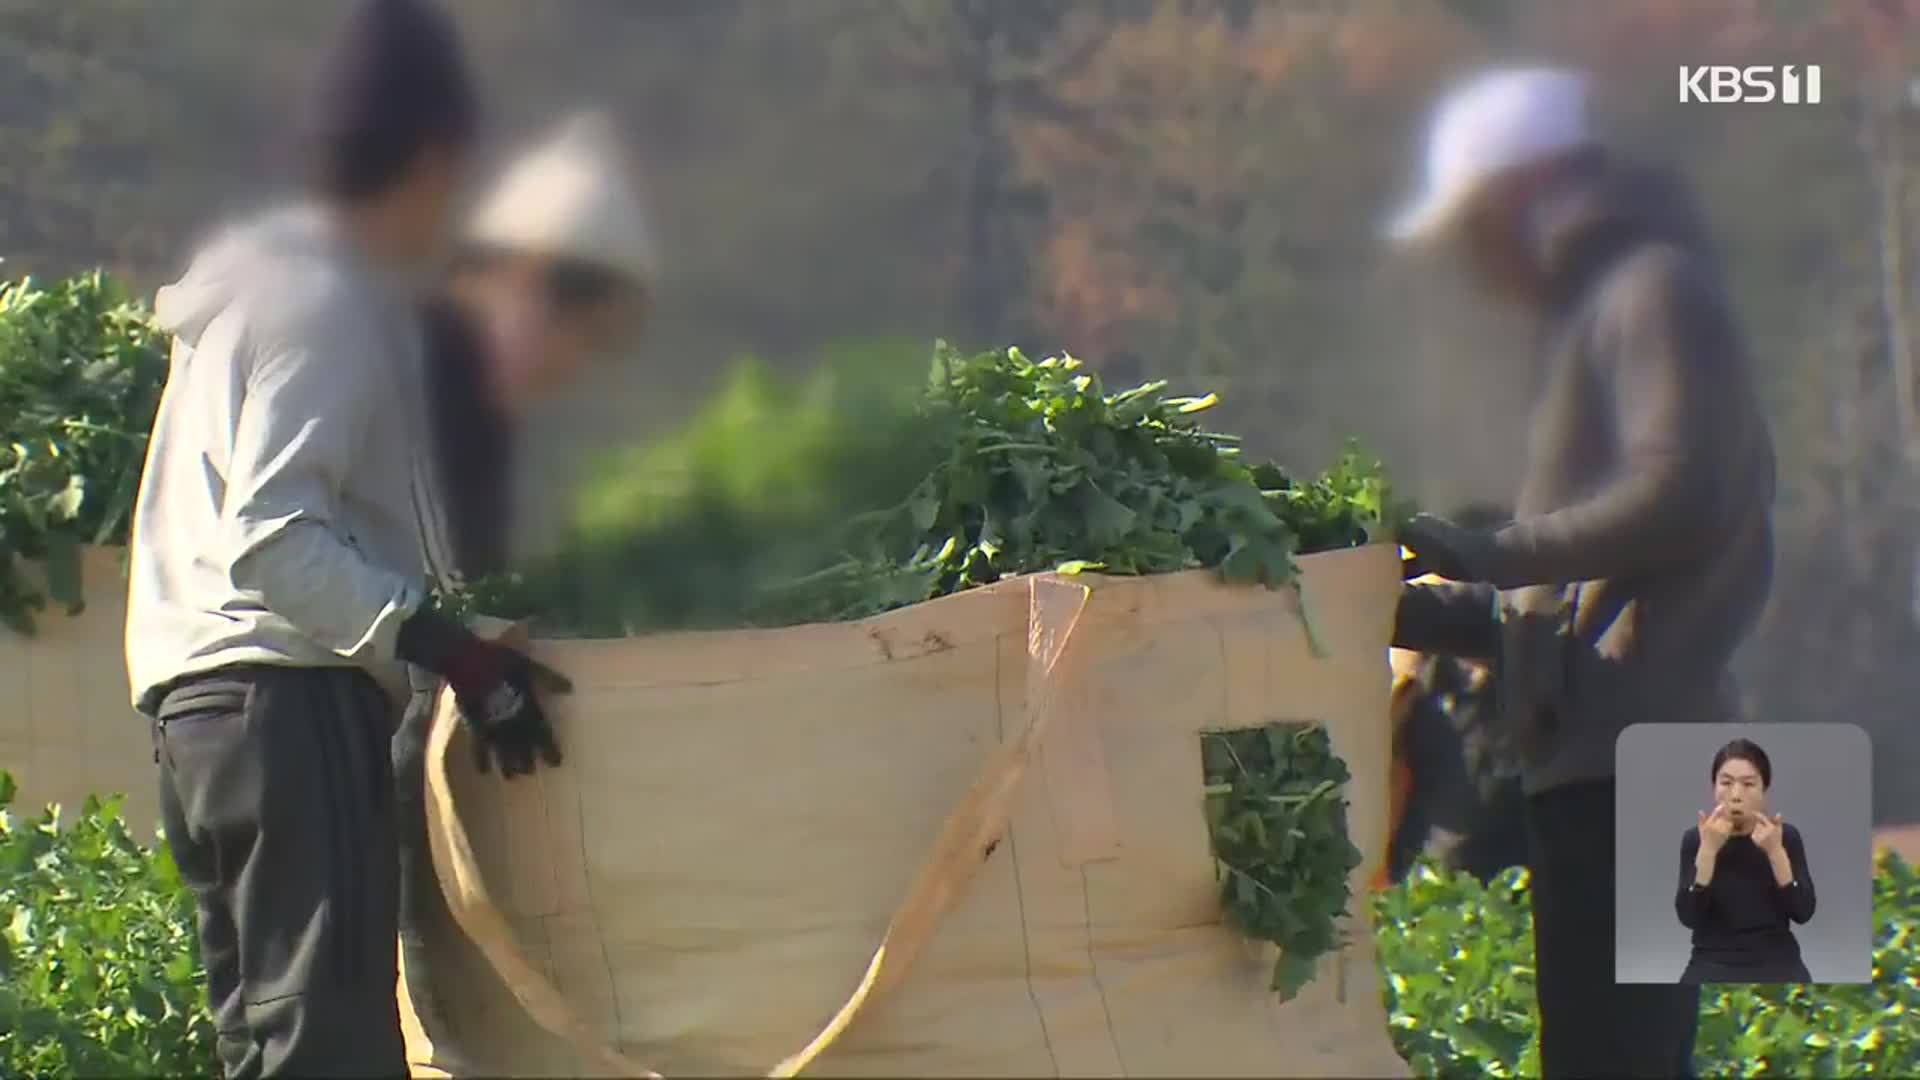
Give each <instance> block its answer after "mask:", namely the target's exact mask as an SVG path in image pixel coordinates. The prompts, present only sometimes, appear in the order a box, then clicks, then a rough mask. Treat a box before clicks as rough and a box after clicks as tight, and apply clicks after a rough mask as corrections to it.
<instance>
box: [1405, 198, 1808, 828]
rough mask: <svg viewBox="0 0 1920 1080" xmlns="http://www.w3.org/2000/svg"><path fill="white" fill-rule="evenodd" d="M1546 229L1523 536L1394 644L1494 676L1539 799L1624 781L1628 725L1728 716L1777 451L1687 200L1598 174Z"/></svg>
mask: <svg viewBox="0 0 1920 1080" xmlns="http://www.w3.org/2000/svg"><path fill="white" fill-rule="evenodd" d="M1538 222H1539V230H1538V237H1539V242H1540V244H1541V247H1542V251H1543V254H1544V255H1545V257H1546V264H1547V266H1548V267H1549V268H1550V274H1549V280H1550V282H1551V288H1550V289H1549V293H1550V300H1549V302H1548V304H1547V305H1546V315H1547V318H1546V319H1545V326H1544V330H1545V333H1544V336H1543V348H1542V350H1541V356H1540V360H1539V367H1538V378H1537V384H1536V391H1535V395H1534V399H1533V404H1532V407H1531V413H1530V415H1529V418H1528V449H1527V462H1526V472H1525V479H1524V481H1523V482H1522V484H1521V487H1520V493H1519V496H1518V498H1517V500H1516V502H1515V515H1514V516H1515V521H1514V523H1513V524H1512V525H1509V526H1507V527H1506V528H1504V529H1502V530H1500V532H1498V533H1497V534H1496V545H1495V546H1496V550H1497V555H1496V557H1495V559H1494V560H1493V565H1492V566H1491V568H1490V569H1491V572H1490V573H1489V574H1488V575H1487V576H1488V577H1489V578H1490V579H1491V583H1490V584H1483V585H1458V584H1444V585H1408V586H1407V587H1406V592H1405V593H1404V594H1403V597H1402V600H1401V606H1400V616H1399V624H1398V626H1397V628H1396V632H1395V641H1394V644H1396V645H1398V646H1400V647H1402V648H1408V649H1417V650H1420V651H1423V652H1439V653H1449V654H1453V655H1462V656H1469V657H1474V658H1480V659H1484V660H1486V661H1488V662H1490V663H1492V664H1493V665H1494V667H1495V671H1496V679H1497V683H1496V685H1497V687H1498V690H1497V695H1498V703H1499V704H1498V707H1499V710H1500V714H1501V718H1502V723H1503V725H1504V726H1506V727H1507V729H1508V730H1509V731H1510V732H1511V734H1512V735H1513V738H1514V739H1515V742H1516V744H1517V746H1518V747H1519V749H1520V752H1521V754H1522V760H1523V774H1524V778H1525V783H1526V788H1527V791H1528V792H1529V793H1536V792H1539V791H1542V790H1546V789H1548V788H1552V787H1556V786H1559V785H1562V784H1567V783H1572V782H1576V781H1580V780H1590V779H1601V778H1606V777H1611V776H1612V775H1613V773H1614V740H1615V738H1616V737H1617V736H1618V735H1619V733H1620V730H1621V729H1622V728H1624V727H1626V726H1627V725H1628V724H1633V723H1639V722H1684V721H1695V722H1698V721H1712V720H1724V719H1731V718H1733V717H1734V715H1735V713H1736V709H1737V704H1736V701H1735V697H1734V693H1733V685H1732V679H1731V676H1730V673H1729V663H1730V661H1731V659H1732V657H1733V653H1734V650H1735V648H1736V647H1737V646H1738V645H1739V644H1740V642H1741V641H1742V640H1743V639H1745V638H1746V636H1747V635H1748V634H1749V633H1750V632H1751V631H1752V629H1753V627H1754V625H1755V623H1756V622H1757V621H1758V619H1759V616H1760V613H1761V610H1762V608H1763V607H1765V605H1766V600H1767V594H1768V591H1769V588H1770V585H1771V581H1772V572H1773V531H1772V522H1771V514H1772V506H1773V497H1774V458H1773V446H1772V439H1771V437H1770V435H1769V432H1768V429H1767V423H1766V420H1765V418H1764V417H1763V415H1762V413H1761V409H1760V403H1759V400H1758V396H1757V393H1756V389H1755V386H1754V382H1753V377H1752V373H1751V371H1750V370H1749V365H1748V360H1747V354H1746V349H1745V346H1744V344H1743V342H1742V340H1741V336H1740V333H1739V331H1738V329H1737V328H1736V326H1735V322H1734V318H1733V315H1732V313H1731V311H1730V305H1729V302H1728V299H1727V296H1726V294H1725V291H1724V289H1723V288H1722V285H1721V282H1720V279H1719V274H1718V271H1717V267H1716V266H1715V263H1714V259H1713V255H1712V253H1711V251H1710V250H1709V248H1708V246H1707V244H1706V242H1705V240H1704V237H1703V230H1702V228H1701V225H1700V218H1699V216H1698V214H1697V213H1695V212H1694V208H1693V207H1692V205H1691V203H1690V201H1689V200H1688V199H1687V198H1686V195H1685V192H1684V189H1683V188H1682V187H1681V185H1680V184H1679V183H1678V182H1677V181H1675V180H1673V179H1671V178H1669V177H1666V176H1663V175H1661V174H1658V173H1656V172H1653V171H1651V170H1646V169H1641V168H1637V167H1634V166H1631V165H1628V164H1625V163H1621V162H1613V161H1609V162H1604V163H1601V164H1599V165H1597V166H1596V167H1595V168H1594V169H1593V170H1592V171H1591V172H1590V174H1589V175H1588V176H1587V177H1586V178H1585V179H1584V180H1582V181H1580V182H1578V183H1577V184H1576V185H1574V186H1573V187H1572V188H1571V189H1570V190H1569V191H1567V192H1566V193H1565V194H1564V195H1563V196H1562V197H1560V198H1557V199H1555V200H1553V202H1552V203H1551V204H1549V205H1548V206H1546V207H1544V208H1543V211H1542V213H1541V215H1540V217H1539V218H1538Z"/></svg>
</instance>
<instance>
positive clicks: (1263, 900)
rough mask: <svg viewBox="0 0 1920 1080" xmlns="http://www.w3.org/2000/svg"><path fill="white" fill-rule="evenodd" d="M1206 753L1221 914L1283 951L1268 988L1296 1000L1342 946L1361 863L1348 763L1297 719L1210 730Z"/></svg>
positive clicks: (1319, 731) (1319, 730)
mask: <svg viewBox="0 0 1920 1080" xmlns="http://www.w3.org/2000/svg"><path fill="white" fill-rule="evenodd" d="M1200 757H1201V763H1202V764H1203V766H1204V767H1205V769H1206V783H1207V789H1206V794H1207V830H1208V833H1209V835H1210V836H1212V838H1213V857H1214V865H1215V867H1216V869H1217V872H1218V875H1219V879H1220V906H1221V909H1222V910H1224V911H1225V912H1226V915H1227V922H1228V923H1229V924H1230V925H1232V926H1233V927H1234V929H1236V930H1238V931H1240V932H1241V933H1242V934H1244V935H1246V936H1247V937H1250V938H1255V939H1257V940H1260V941H1271V942H1273V943H1274V944H1275V945H1278V946H1279V947H1280V956H1279V958H1278V959H1277V960H1276V961H1275V962H1274V968H1273V984H1272V985H1273V989H1274V992H1275V993H1277V994H1279V995H1280V998H1281V1000H1283V1001H1284V1000H1287V999H1290V998H1292V997H1293V996H1294V995H1296V994H1298V993H1299V992H1300V990H1301V988H1302V987H1304V986H1306V985H1307V983H1308V982H1309V981H1310V980H1311V979H1312V978H1313V972H1314V965H1315V964H1316V963H1317V962H1318V961H1319V959H1320V957H1321V956H1323V955H1325V954H1326V953H1328V952H1331V951H1333V950H1335V949H1338V948H1340V947H1341V946H1343V945H1345V944H1346V941H1345V938H1344V936H1343V935H1342V934H1341V932H1340V930H1339V928H1338V926H1339V919H1340V917H1341V916H1343V915H1345V914H1346V913H1347V904H1348V902H1349V901H1350V900H1352V899H1353V896H1352V891H1351V890H1350V889H1349V888H1348V885H1347V880H1348V879H1347V875H1348V874H1349V873H1351V872H1352V870H1353V868H1354V867H1356V866H1359V865H1360V862H1361V855H1360V849H1359V848H1357V847H1355V846H1354V844H1353V841H1352V840H1351V839H1349V837H1348V835H1347V803H1346V798H1345V794H1344V792H1345V790H1346V784H1347V781H1348V779H1350V774H1349V773H1348V772H1347V765H1346V762H1344V761H1341V760H1340V758H1339V757H1338V756H1337V755H1335V754H1334V752H1333V743H1332V741H1331V740H1330V739H1329V738H1328V736H1327V730H1326V728H1325V727H1323V726H1321V725H1318V724H1293V723H1279V724H1267V725H1263V726H1261V727H1257V728H1248V729H1245V730H1241V731H1215V732H1208V733H1206V734H1204V735H1202V736H1201V737H1200Z"/></svg>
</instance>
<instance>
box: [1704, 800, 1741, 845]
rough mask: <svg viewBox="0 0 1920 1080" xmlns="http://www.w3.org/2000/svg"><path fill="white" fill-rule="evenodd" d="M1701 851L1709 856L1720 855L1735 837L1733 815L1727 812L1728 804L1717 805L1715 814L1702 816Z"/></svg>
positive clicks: (1714, 809) (1714, 808)
mask: <svg viewBox="0 0 1920 1080" xmlns="http://www.w3.org/2000/svg"><path fill="white" fill-rule="evenodd" d="M1699 816H1700V850H1701V851H1704V852H1707V853H1708V854H1715V855H1717V854H1719V852H1720V849H1721V847H1722V846H1724V845H1725V844H1726V842H1727V837H1729V836H1732V835H1733V815H1732V814H1730V813H1728V812H1727V804H1726V803H1716V804H1714V807H1713V813H1711V814H1700V815H1699Z"/></svg>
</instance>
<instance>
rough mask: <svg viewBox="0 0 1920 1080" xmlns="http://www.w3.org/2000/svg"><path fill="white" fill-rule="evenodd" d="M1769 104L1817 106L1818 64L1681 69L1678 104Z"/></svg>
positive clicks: (1818, 94)
mask: <svg viewBox="0 0 1920 1080" xmlns="http://www.w3.org/2000/svg"><path fill="white" fill-rule="evenodd" d="M1690 101H1697V102H1711V103H1713V104H1726V103H1728V102H1735V101H1741V102H1758V103H1764V102H1770V101H1777V102H1779V103H1781V104H1783V105H1818V104H1820V65H1819V64H1807V65H1804V66H1802V65H1798V64H1760V65H1756V66H1754V67H1730V66H1725V65H1707V66H1702V67H1685V66H1682V67H1681V68H1680V103H1681V104H1682V105H1684V104H1686V103H1688V102H1690Z"/></svg>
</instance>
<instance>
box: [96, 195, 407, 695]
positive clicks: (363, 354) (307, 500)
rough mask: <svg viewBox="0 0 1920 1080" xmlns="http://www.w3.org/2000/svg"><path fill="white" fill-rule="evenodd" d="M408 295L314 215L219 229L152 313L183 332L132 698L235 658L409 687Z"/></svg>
mask: <svg viewBox="0 0 1920 1080" xmlns="http://www.w3.org/2000/svg"><path fill="white" fill-rule="evenodd" d="M410 294H411V290H410V289H408V288H407V287H406V286H405V285H404V284H402V283H401V282H399V281H397V280H395V279H393V277H392V276H391V275H387V274H383V273H382V272H380V271H378V270H376V269H375V268H373V267H372V266H370V265H369V264H368V263H366V262H365V261H363V260H362V259H360V258H359V257H358V256H357V255H356V254H355V253H354V252H353V251H352V249H351V248H350V247H349V246H348V245H347V244H346V242H345V240H344V238H343V237H342V236H340V235H339V234H338V232H337V230H336V228H335V227H334V226H333V225H332V224H331V222H330V221H329V219H327V218H326V217H325V216H323V215H321V214H320V213H318V212H316V211H312V210H290V211H281V212H278V213H275V214H271V215H267V216H265V217H263V218H261V219H259V220H256V221H254V222H252V223H249V224H247V225H243V226H240V227H238V228H235V229H233V230H231V231H229V232H228V233H227V234H225V235H224V236H221V237H219V238H217V239H216V240H215V241H214V242H213V243H212V244H211V245H210V246H209V247H208V248H206V249H205V250H204V251H203V252H202V254H201V255H200V256H199V257H197V258H196V259H195V260H194V263H193V265H192V267H191V268H190V269H189V270H188V272H187V274H186V276H185V277H183V278H182V279H181V280H180V281H179V282H177V283H176V284H174V285H170V286H168V287H166V288H164V289H162V290H160V293H159V296H158V298H157V301H156V305H155V308H156V313H157V315H158V316H159V319H160V321H161V323H162V324H163V325H164V326H165V327H166V328H167V329H168V330H170V331H172V332H173V334H174V335H175V341H174V346H173V356H172V364H171V370H170V373H169V376H168V381H167V386H166V390H165V393H164V394H163V395H162V397H161V399H160V408H159V414H158V417H157V418H156V420H155V422H154V427H153V435H152V440H151V443H150V445H149V448H148V451H147V462H146V468H145V472H144V474H143V475H142V477H141V483H140V495H139V499H138V503H137V505H136V506H135V509H134V518H133V537H132V543H131V545H130V546H131V553H130V564H131V565H130V581H129V590H128V597H127V628H126V651H127V669H128V674H129V677H130V680H131V683H132V689H133V695H134V703H135V705H136V706H141V705H145V706H147V707H151V705H152V704H153V702H152V701H151V700H143V699H149V698H150V696H151V695H152V693H153V692H154V691H156V690H158V689H160V688H161V687H163V686H164V685H165V684H166V683H168V682H170V681H173V680H176V679H178V678H180V677H181V676H184V675H189V674H193V673H197V672H202V671H206V670H209V669H212V668H216V667H221V666H224V665H227V664H234V663H260V664H278V665H286V666H296V667H330V666H345V665H358V666H361V667H363V668H366V669H367V670H368V671H369V672H370V673H372V674H373V675H374V676H375V677H376V678H378V679H379V680H380V681H381V682H382V684H383V685H386V686H388V687H390V688H399V687H404V686H405V685H406V683H405V679H404V673H403V670H402V667H401V665H400V664H399V663H398V661H397V659H396V657H395V655H394V644H395V639H396V637H397V635H398V631H399V627H400V623H401V622H402V621H403V620H404V619H405V618H406V617H407V616H408V615H409V614H411V613H412V612H413V611H414V609H415V608H417V607H418V606H419V604H420V602H421V600H422V599H423V597H424V594H425V585H426V582H427V577H428V575H427V566H428V564H429V562H430V561H431V560H430V559H429V557H428V555H427V552H428V550H429V540H428V535H427V530H426V527H425V524H424V523H425V522H426V521H427V520H429V519H430V515H429V514H426V513H423V510H422V507H423V494H424V493H423V492H422V490H421V486H420V477H421V472H420V468H419V462H420V455H419V453H418V448H419V443H420V435H421V433H422V431H423V426H422V423H421V417H422V416H423V412H422V409H421V396H420V389H419V388H420V378H419V364H420V361H419V344H418V329H417V324H416V323H415V321H414V320H413V318H412V316H411V311H412V308H411V300H412V297H411V295H410Z"/></svg>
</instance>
